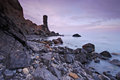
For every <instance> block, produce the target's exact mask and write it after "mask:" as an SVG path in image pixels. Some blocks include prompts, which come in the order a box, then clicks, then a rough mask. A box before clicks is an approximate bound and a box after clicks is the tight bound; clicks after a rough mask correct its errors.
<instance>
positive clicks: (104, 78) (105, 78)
mask: <svg viewBox="0 0 120 80" xmlns="http://www.w3.org/2000/svg"><path fill="white" fill-rule="evenodd" d="M98 77H99V78H100V80H110V78H108V77H107V76H105V75H99V76H98Z"/></svg>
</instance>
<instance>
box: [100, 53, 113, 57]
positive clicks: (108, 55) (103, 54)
mask: <svg viewBox="0 0 120 80" xmlns="http://www.w3.org/2000/svg"><path fill="white" fill-rule="evenodd" d="M100 55H102V56H104V57H109V58H111V57H112V56H111V54H110V53H109V52H108V51H103V52H101V53H100Z"/></svg>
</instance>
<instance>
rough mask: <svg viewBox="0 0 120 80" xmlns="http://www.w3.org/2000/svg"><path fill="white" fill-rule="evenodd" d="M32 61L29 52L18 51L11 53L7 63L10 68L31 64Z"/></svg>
mask: <svg viewBox="0 0 120 80" xmlns="http://www.w3.org/2000/svg"><path fill="white" fill-rule="evenodd" d="M30 61H31V59H30V56H29V55H28V54H27V53H24V52H16V53H11V54H9V56H8V58H7V63H6V64H7V68H9V69H17V68H24V67H27V66H29V65H30Z"/></svg>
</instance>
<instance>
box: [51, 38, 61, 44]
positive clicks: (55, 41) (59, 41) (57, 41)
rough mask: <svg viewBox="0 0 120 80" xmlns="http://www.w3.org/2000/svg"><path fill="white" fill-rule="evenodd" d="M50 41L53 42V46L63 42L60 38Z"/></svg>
mask: <svg viewBox="0 0 120 80" xmlns="http://www.w3.org/2000/svg"><path fill="white" fill-rule="evenodd" d="M52 41H53V42H54V44H63V41H62V39H61V38H58V39H53V40H52Z"/></svg>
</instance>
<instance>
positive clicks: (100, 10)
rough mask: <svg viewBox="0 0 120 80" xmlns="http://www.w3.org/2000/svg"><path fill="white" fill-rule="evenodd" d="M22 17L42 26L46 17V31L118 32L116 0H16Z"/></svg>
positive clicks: (118, 0)
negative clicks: (20, 6)
mask: <svg viewBox="0 0 120 80" xmlns="http://www.w3.org/2000/svg"><path fill="white" fill-rule="evenodd" d="M19 2H20V4H21V5H22V7H23V11H24V17H25V18H26V19H30V20H31V21H33V22H34V23H36V24H38V25H40V24H42V16H43V15H48V24H49V28H50V30H53V31H55V32H60V33H64V32H66V33H71V32H86V31H114V32H120V0H19Z"/></svg>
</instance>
